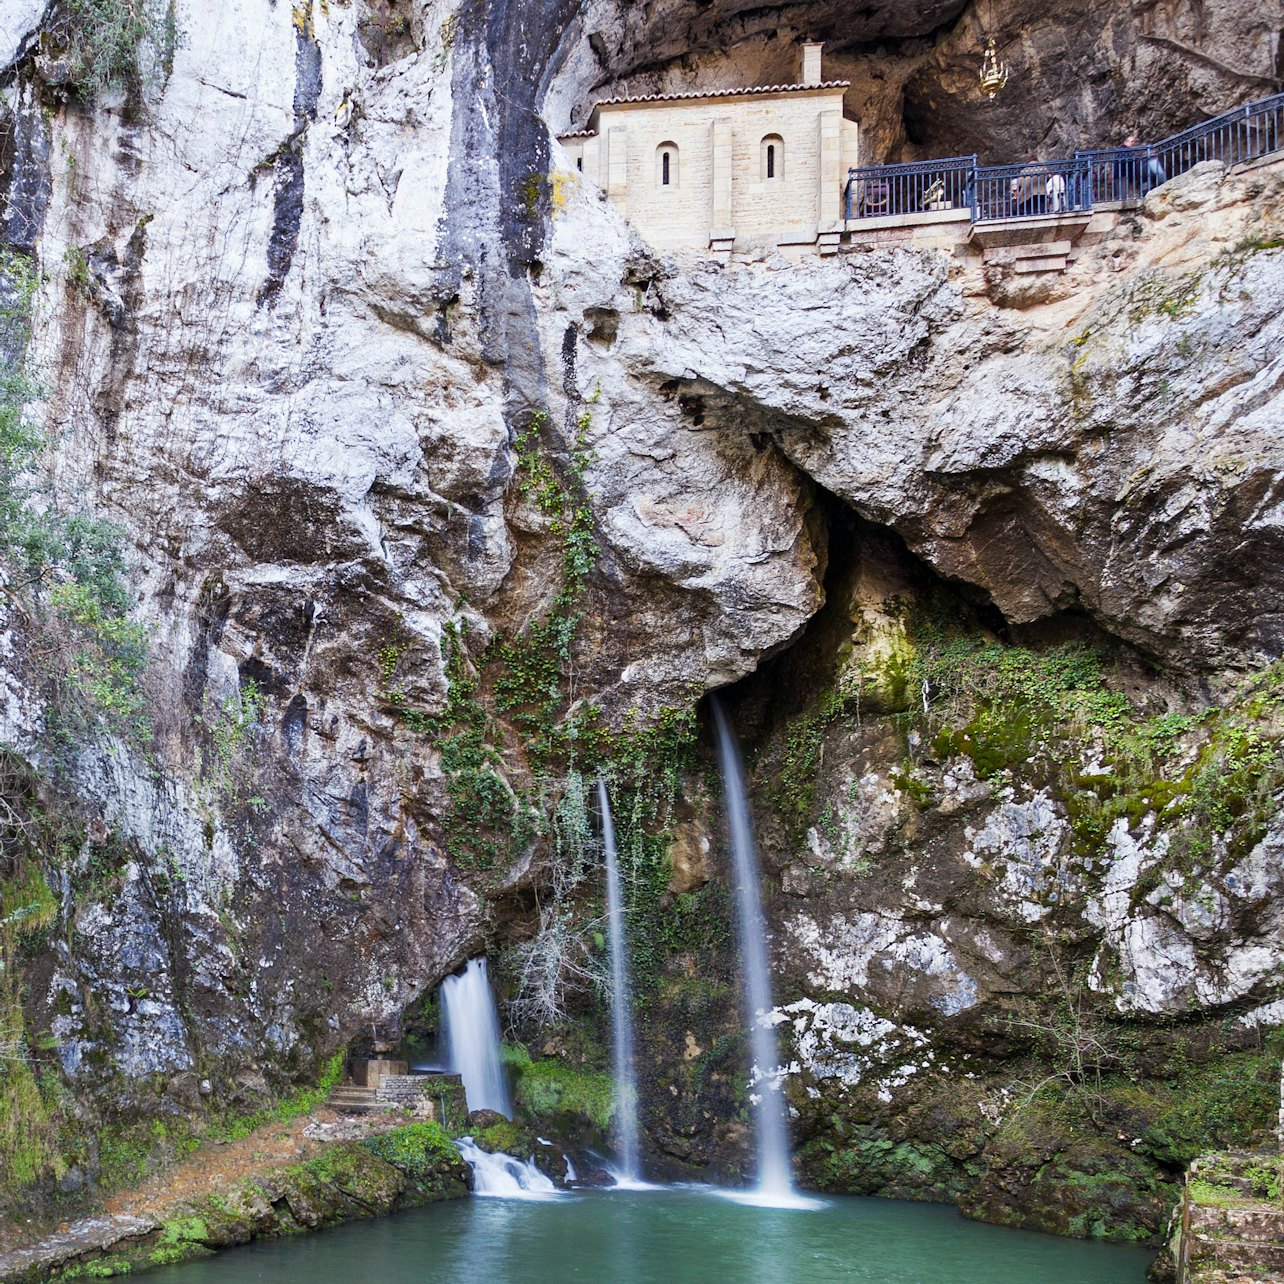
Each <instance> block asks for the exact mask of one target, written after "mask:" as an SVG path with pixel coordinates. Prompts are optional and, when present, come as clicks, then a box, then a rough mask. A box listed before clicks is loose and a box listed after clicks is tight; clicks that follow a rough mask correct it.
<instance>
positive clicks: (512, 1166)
mask: <svg viewBox="0 0 1284 1284" xmlns="http://www.w3.org/2000/svg"><path fill="white" fill-rule="evenodd" d="M455 1145H456V1146H458V1147H459V1153H460V1154H461V1155H462V1156H463V1157H464V1161H465V1162H466V1163H467V1164H468V1165H469V1167H470V1168H472V1170H473V1194H474V1195H498V1196H502V1197H503V1198H505V1199H550V1198H555V1197H556V1196H557V1194H558V1190H557V1187H556V1186H554V1185H553V1183H552V1182H551V1181H550V1180H549V1179H548V1178H547V1177H546V1176H545V1175H544V1174H543V1173H542V1172H540V1170H539V1169H538V1168H536V1167H535V1162H534V1160H531V1159H515V1158H514V1157H513V1156H512V1155H505V1154H504V1153H502V1152H497V1153H495V1154H493V1155H492V1154H490V1153H489V1152H488V1151H485V1150H481V1149H480V1148H479V1147H478V1146H477V1145H476V1143H475V1142H474V1141H473V1139H472V1138H471V1137H460V1139H459V1140H458V1141H457V1142H455Z"/></svg>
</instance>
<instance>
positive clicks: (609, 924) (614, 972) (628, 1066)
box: [597, 776, 642, 1185]
mask: <svg viewBox="0 0 1284 1284" xmlns="http://www.w3.org/2000/svg"><path fill="white" fill-rule="evenodd" d="M597 799H598V804H599V805H600V807H601V809H602V845H603V847H604V848H605V849H606V932H607V940H608V942H609V944H610V948H611V1035H612V1048H611V1059H612V1067H611V1068H612V1071H613V1073H614V1076H615V1097H616V1110H615V1125H616V1144H617V1145H618V1146H619V1150H620V1171H619V1174H618V1178H617V1180H618V1181H619V1183H620V1184H621V1185H630V1184H634V1183H637V1182H638V1181H640V1180H641V1176H642V1174H641V1172H640V1171H639V1169H638V1086H637V1069H636V1063H635V1061H634V1057H633V986H632V983H631V981H630V979H629V936H628V928H627V925H626V924H625V922H624V896H623V893H622V891H621V888H620V859H619V851H618V849H617V848H616V845H615V825H614V823H613V822H612V820H611V802H610V799H609V798H608V797H607V793H606V782H605V781H604V780H603V779H602V778H601V777H600V776H599V777H598V781H597Z"/></svg>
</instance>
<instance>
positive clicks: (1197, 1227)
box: [1177, 1151, 1284, 1284]
mask: <svg viewBox="0 0 1284 1284" xmlns="http://www.w3.org/2000/svg"><path fill="white" fill-rule="evenodd" d="M1181 1217H1182V1222H1181V1240H1180V1247H1179V1249H1178V1253H1177V1261H1178V1269H1177V1279H1178V1281H1179V1284H1249V1281H1258V1280H1263V1281H1264V1280H1277V1281H1278V1280H1281V1279H1284V1161H1281V1159H1280V1157H1279V1156H1278V1155H1277V1154H1273V1153H1271V1152H1269V1151H1266V1152H1252V1151H1238V1152H1232V1153H1223V1154H1214V1155H1204V1156H1202V1157H1201V1158H1199V1159H1197V1160H1195V1162H1194V1163H1193V1164H1191V1166H1190V1173H1189V1175H1188V1176H1187V1178H1186V1189H1185V1193H1184V1196H1183V1200H1182V1208H1181Z"/></svg>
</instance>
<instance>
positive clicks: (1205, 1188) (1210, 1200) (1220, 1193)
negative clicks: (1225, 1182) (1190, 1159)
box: [1186, 1178, 1248, 1208]
mask: <svg viewBox="0 0 1284 1284" xmlns="http://www.w3.org/2000/svg"><path fill="white" fill-rule="evenodd" d="M1186 1191H1187V1194H1189V1196H1190V1198H1191V1200H1192V1202H1194V1203H1196V1204H1206V1205H1211V1206H1212V1207H1214V1208H1224V1207H1226V1206H1228V1205H1231V1204H1243V1203H1246V1202H1248V1201H1247V1199H1246V1197H1245V1195H1244V1193H1243V1192H1242V1191H1240V1190H1236V1189H1235V1187H1234V1186H1217V1185H1214V1184H1213V1183H1212V1182H1208V1181H1200V1180H1199V1179H1198V1178H1196V1179H1195V1180H1194V1181H1190V1182H1187V1183H1186Z"/></svg>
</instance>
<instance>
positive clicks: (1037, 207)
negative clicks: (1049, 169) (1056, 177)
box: [1010, 156, 1048, 216]
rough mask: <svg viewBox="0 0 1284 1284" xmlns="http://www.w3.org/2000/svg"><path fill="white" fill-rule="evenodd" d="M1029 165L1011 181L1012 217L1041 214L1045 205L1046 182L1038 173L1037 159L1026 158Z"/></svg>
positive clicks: (1046, 194)
mask: <svg viewBox="0 0 1284 1284" xmlns="http://www.w3.org/2000/svg"><path fill="white" fill-rule="evenodd" d="M1026 159H1027V160H1028V161H1029V162H1030V164H1029V166H1028V167H1027V168H1025V169H1023V170H1022V171H1021V172H1020V173H1019V174H1018V175H1017V176H1016V177H1015V178H1014V179H1013V180H1012V186H1011V189H1010V195H1011V198H1012V213H1013V214H1014V215H1018V216H1020V215H1027V214H1042V213H1043V209H1044V206H1045V205H1046V203H1047V199H1048V193H1047V180H1046V179H1045V177H1044V175H1043V174H1042V173H1041V172H1040V171H1039V169H1038V164H1039V158H1038V157H1037V156H1029V157H1027V158H1026Z"/></svg>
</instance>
